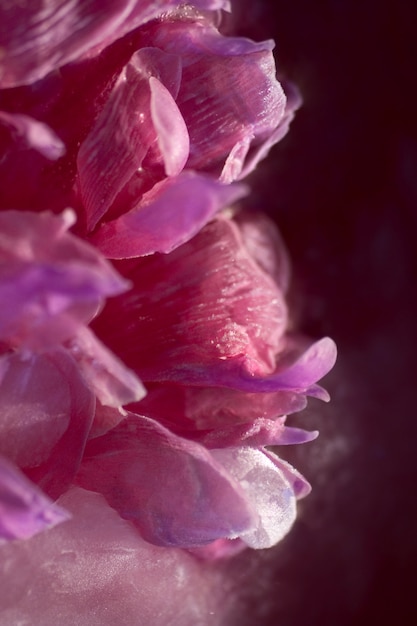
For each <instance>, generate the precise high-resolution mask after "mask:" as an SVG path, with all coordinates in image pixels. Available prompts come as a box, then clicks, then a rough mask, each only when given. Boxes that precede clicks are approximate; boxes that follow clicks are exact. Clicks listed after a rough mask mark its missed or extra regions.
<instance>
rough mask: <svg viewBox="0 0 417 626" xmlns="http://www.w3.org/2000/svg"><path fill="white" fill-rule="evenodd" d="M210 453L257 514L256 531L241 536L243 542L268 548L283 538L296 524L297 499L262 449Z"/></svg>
mask: <svg viewBox="0 0 417 626" xmlns="http://www.w3.org/2000/svg"><path fill="white" fill-rule="evenodd" d="M212 454H213V456H214V458H215V459H217V460H218V461H220V462H221V463H222V465H223V466H224V467H225V468H226V469H227V470H228V472H229V473H230V474H231V475H232V476H233V477H234V478H235V480H237V481H238V482H239V484H240V485H241V486H242V488H243V489H244V490H245V492H246V495H247V497H248V499H249V501H250V502H251V503H252V506H253V507H254V508H255V510H256V511H257V512H258V515H259V522H258V526H257V528H256V529H255V530H251V531H249V532H247V533H244V534H242V535H241V539H242V541H244V542H245V543H246V544H247V545H248V546H250V547H251V548H270V547H271V546H273V545H274V544H276V543H277V542H278V541H280V540H281V539H282V538H283V537H285V535H286V534H287V533H288V531H289V530H290V529H291V527H292V525H293V523H294V522H295V518H296V504H295V503H296V498H295V494H294V491H293V489H292V487H291V484H290V482H289V481H288V480H287V477H286V476H285V475H284V473H283V472H282V471H280V469H279V468H278V467H277V466H276V465H274V464H273V463H272V461H271V460H270V459H269V458H268V456H266V455H265V454H264V453H263V452H262V451H261V450H253V449H251V448H232V449H225V450H213V451H212Z"/></svg>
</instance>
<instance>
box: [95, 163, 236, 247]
mask: <svg viewBox="0 0 417 626" xmlns="http://www.w3.org/2000/svg"><path fill="white" fill-rule="evenodd" d="M245 194H246V187H244V186H242V185H233V186H232V185H229V186H225V185H222V184H220V183H218V182H217V181H214V180H212V179H210V178H209V177H207V176H201V175H198V174H195V173H194V172H183V173H182V174H180V175H179V176H178V177H177V178H173V179H168V180H163V181H162V182H160V183H157V184H156V185H155V186H154V187H153V188H152V190H151V191H149V192H148V193H145V194H144V196H143V197H142V199H141V201H140V203H139V204H138V205H137V207H135V208H134V209H133V210H131V211H130V212H128V213H125V214H124V215H122V216H121V217H119V218H118V219H117V220H114V221H112V222H108V223H107V224H103V225H102V226H101V227H100V228H99V230H98V231H97V232H96V233H95V234H93V235H92V237H91V238H90V240H91V242H92V243H94V244H95V245H96V246H97V247H98V248H99V249H100V251H101V252H102V253H103V254H104V255H105V256H107V257H108V258H111V259H123V258H131V257H137V256H145V255H148V254H153V253H154V252H164V253H167V252H171V251H172V250H174V249H175V248H177V247H178V246H179V245H181V244H183V243H185V242H186V241H188V240H189V239H191V238H192V237H193V236H194V235H196V234H197V233H198V231H199V230H200V229H201V228H202V227H203V226H204V225H205V224H206V223H207V222H208V221H209V220H210V219H211V218H212V217H213V215H214V214H215V213H217V212H218V211H219V210H220V209H222V208H224V207H225V206H228V205H229V203H230V204H231V203H232V202H235V201H236V200H237V199H239V198H241V197H242V196H243V195H245Z"/></svg>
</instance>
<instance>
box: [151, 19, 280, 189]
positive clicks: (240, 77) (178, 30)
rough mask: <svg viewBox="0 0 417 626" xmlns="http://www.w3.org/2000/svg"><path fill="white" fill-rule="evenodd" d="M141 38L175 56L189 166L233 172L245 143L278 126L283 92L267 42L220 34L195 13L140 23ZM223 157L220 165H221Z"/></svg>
mask: <svg viewBox="0 0 417 626" xmlns="http://www.w3.org/2000/svg"><path fill="white" fill-rule="evenodd" d="M144 37H146V39H145V41H146V42H149V44H148V45H150V42H152V45H154V46H157V47H159V48H161V49H163V50H165V51H166V52H170V53H175V54H177V55H179V56H180V57H181V62H182V67H183V74H182V81H181V89H180V92H179V94H178V98H177V104H178V107H179V109H180V111H181V113H182V115H183V117H184V120H185V122H186V124H187V128H188V132H189V135H190V158H189V160H188V163H187V167H188V168H190V169H196V170H202V171H210V172H214V173H216V174H217V175H219V176H220V175H221V173H222V170H223V174H222V180H223V181H224V182H231V181H232V180H235V179H236V178H237V177H239V175H240V173H241V170H242V168H243V167H244V164H245V159H246V155H247V153H248V150H249V147H250V145H252V144H254V145H257V144H258V143H261V142H263V141H265V139H266V138H267V137H269V136H270V134H271V133H272V132H273V131H274V130H275V128H276V127H277V126H278V124H279V122H280V120H281V118H282V116H283V114H284V108H285V96H284V93H283V91H282V89H281V86H280V84H279V83H278V81H277V80H276V76H275V64H274V60H273V56H272V53H271V50H272V48H273V43H272V42H270V41H268V42H263V43H260V44H255V43H254V42H252V41H250V40H249V39H243V38H234V37H223V36H222V35H221V34H220V33H219V32H218V31H217V30H216V29H215V28H214V26H213V25H212V24H211V23H210V22H206V21H204V20H202V19H201V18H200V19H198V20H195V21H193V20H192V19H188V20H184V19H175V18H171V19H169V18H168V19H167V20H165V21H164V22H160V23H158V24H157V25H149V26H146V27H144ZM225 163H226V165H225Z"/></svg>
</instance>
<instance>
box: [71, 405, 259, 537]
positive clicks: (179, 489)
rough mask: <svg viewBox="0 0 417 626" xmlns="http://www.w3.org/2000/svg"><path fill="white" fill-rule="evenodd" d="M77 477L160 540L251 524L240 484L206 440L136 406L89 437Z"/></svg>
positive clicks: (228, 531)
mask: <svg viewBox="0 0 417 626" xmlns="http://www.w3.org/2000/svg"><path fill="white" fill-rule="evenodd" d="M77 483H78V484H79V485H81V486H83V487H84V488H87V489H91V490H93V491H99V492H100V493H102V494H104V496H105V497H106V499H107V501H108V502H109V504H110V505H111V506H112V507H113V508H115V509H116V510H117V511H118V512H119V514H120V515H121V516H122V517H123V518H124V519H129V520H132V521H133V522H134V523H135V524H136V525H137V526H138V528H139V530H140V532H141V534H142V535H143V537H144V538H145V539H146V540H147V541H150V542H151V543H156V544H158V545H167V546H169V545H171V546H182V547H192V546H197V545H204V544H207V543H210V542H212V541H215V540H216V539H219V538H225V537H229V538H234V537H237V536H238V535H239V534H241V533H242V532H245V531H247V530H249V529H250V528H252V527H253V524H254V513H253V511H252V509H251V508H250V506H249V505H248V503H247V501H246V498H245V497H244V495H243V492H242V489H241V487H240V486H239V484H238V483H237V482H236V481H234V480H233V479H232V478H230V476H229V475H228V473H227V472H225V470H224V469H223V467H222V465H221V464H219V463H217V462H216V461H215V460H213V458H212V456H211V455H210V453H209V452H208V451H207V450H206V449H205V448H203V447H202V446H200V445H198V444H197V443H195V442H192V441H187V440H185V439H182V438H180V437H177V436H176V435H173V434H172V433H170V431H168V430H167V429H165V428H163V427H162V426H160V425H159V424H158V423H157V422H154V421H153V420H150V419H147V418H144V417H141V416H138V415H134V414H129V416H128V418H127V419H126V420H124V421H123V422H122V423H121V424H119V426H117V427H116V428H115V429H113V430H112V431H110V432H109V433H107V434H106V435H104V436H103V437H99V438H97V439H94V440H92V441H91V442H90V443H89V444H88V446H87V450H86V456H85V459H84V462H83V464H82V466H81V470H80V473H79V475H78V477H77Z"/></svg>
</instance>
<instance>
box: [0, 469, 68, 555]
mask: <svg viewBox="0 0 417 626" xmlns="http://www.w3.org/2000/svg"><path fill="white" fill-rule="evenodd" d="M70 517H71V516H70V515H69V513H67V512H66V511H65V510H64V509H62V508H61V507H59V506H57V505H55V504H54V503H53V502H52V501H51V500H50V499H49V498H47V497H46V496H45V495H44V494H43V493H42V491H40V489H38V488H37V487H36V486H35V485H33V484H32V483H31V482H30V481H29V480H28V479H27V478H26V477H25V476H24V475H23V474H22V473H21V472H20V471H19V470H18V469H17V468H15V467H13V466H12V465H11V464H10V463H9V462H7V461H6V460H5V459H3V458H2V457H0V544H1V543H3V542H4V541H11V540H13V539H28V538H29V537H32V536H33V535H36V534H37V533H40V532H42V531H43V530H46V529H47V528H52V527H53V526H56V525H57V524H60V523H61V522H65V521H66V520H68V519H70Z"/></svg>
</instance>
